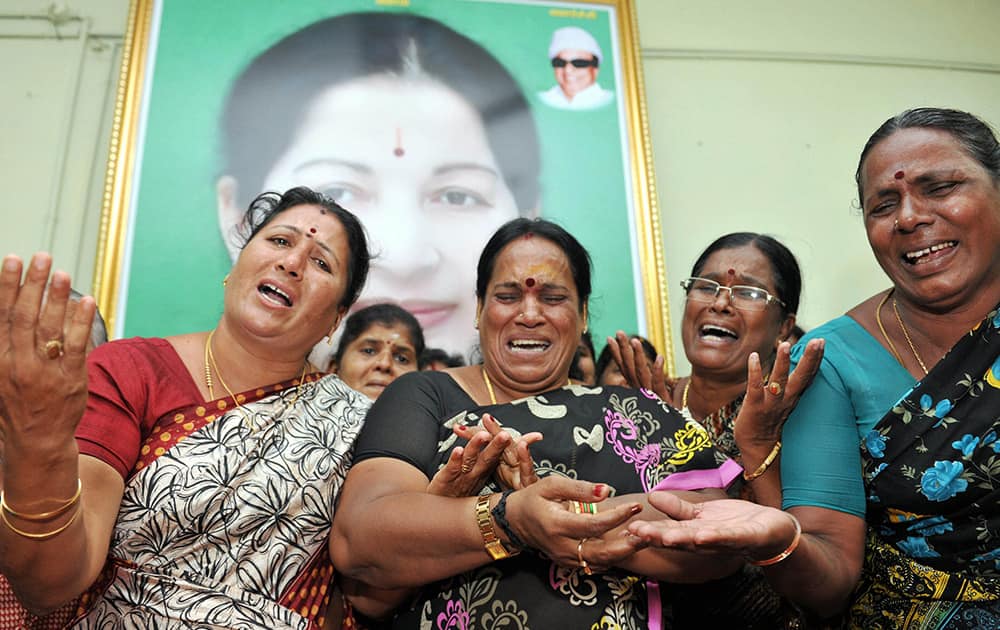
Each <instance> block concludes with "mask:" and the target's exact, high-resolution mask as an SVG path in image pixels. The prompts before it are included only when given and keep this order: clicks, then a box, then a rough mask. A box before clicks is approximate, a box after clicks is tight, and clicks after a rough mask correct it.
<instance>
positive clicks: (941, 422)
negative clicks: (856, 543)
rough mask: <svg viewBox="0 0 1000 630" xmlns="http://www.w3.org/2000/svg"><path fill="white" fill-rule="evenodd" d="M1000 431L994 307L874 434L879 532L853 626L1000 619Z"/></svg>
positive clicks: (999, 340)
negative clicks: (999, 439) (999, 432)
mask: <svg viewBox="0 0 1000 630" xmlns="http://www.w3.org/2000/svg"><path fill="white" fill-rule="evenodd" d="M998 431H1000V311H998V310H997V309H994V310H993V311H991V312H990V313H989V314H988V315H987V316H986V318H985V319H984V320H983V321H982V322H980V324H979V325H977V326H976V327H975V328H974V329H973V330H971V331H969V333H968V334H966V335H964V336H963V337H962V339H961V340H959V341H958V343H956V344H955V346H954V347H953V348H952V349H951V350H950V351H949V352H948V354H947V355H946V356H945V357H944V358H943V359H942V360H941V361H940V362H939V363H938V364H937V365H936V366H935V367H934V368H933V369H932V370H931V371H930V373H929V374H928V375H927V376H926V377H925V378H924V379H922V380H921V381H920V382H919V383H917V384H916V385H915V386H914V387H913V389H912V390H911V391H909V392H908V393H907V394H905V395H904V396H903V398H902V399H901V400H900V401H899V402H898V403H897V404H896V405H894V406H893V408H892V409H891V410H890V411H889V412H888V413H887V414H886V415H885V417H883V418H882V420H880V421H879V422H878V423H877V424H876V425H875V427H874V428H873V429H872V431H871V432H870V433H869V434H868V435H867V436H866V437H865V439H864V440H863V443H862V461H863V465H864V479H865V487H866V492H867V494H868V517H867V518H868V524H869V538H868V544H867V546H866V558H865V565H864V570H863V574H862V581H861V584H860V586H859V588H858V591H857V601H856V603H855V605H854V606H853V609H852V619H851V625H852V626H853V627H861V626H866V627H903V626H902V625H896V624H903V625H906V627H921V628H924V627H926V628H966V627H969V628H971V627H985V626H990V625H994V626H995V625H996V624H1000V442H998ZM907 620H909V621H907ZM984 624H985V626H984Z"/></svg>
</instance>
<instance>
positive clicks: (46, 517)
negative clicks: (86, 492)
mask: <svg viewBox="0 0 1000 630" xmlns="http://www.w3.org/2000/svg"><path fill="white" fill-rule="evenodd" d="M82 492H83V482H82V481H80V478H79V477H77V478H76V494H74V495H73V497H72V498H71V499H69V500H67V501H65V502H63V504H62V505H60V506H59V507H57V508H56V509H54V510H52V511H49V512H39V513H37V514H28V513H26V512H18V511H17V510H15V509H13V508H12V507H10V505H8V504H7V499H6V496H5V494H4V491H3V490H0V511H3V512H7V513H8V514H10V515H11V516H14V517H17V518H19V519H21V520H22V521H29V522H33V523H41V522H43V521H51V520H52V519H54V518H56V517H58V516H62V515H63V514H65V513H66V512H68V511H69V509H70V508H71V507H73V505H74V504H75V503H76V502H77V501H79V500H80V493H82Z"/></svg>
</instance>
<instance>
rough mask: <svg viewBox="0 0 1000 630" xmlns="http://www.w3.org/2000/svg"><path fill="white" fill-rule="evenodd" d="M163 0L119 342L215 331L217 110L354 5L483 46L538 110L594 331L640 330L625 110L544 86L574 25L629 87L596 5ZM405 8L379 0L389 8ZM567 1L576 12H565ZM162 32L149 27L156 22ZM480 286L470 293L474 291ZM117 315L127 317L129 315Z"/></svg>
mask: <svg viewBox="0 0 1000 630" xmlns="http://www.w3.org/2000/svg"><path fill="white" fill-rule="evenodd" d="M380 2H381V4H380V3H379V2H376V1H374V0H295V1H294V2H293V1H276V0H239V1H238V2H237V1H235V0H233V1H228V2H204V1H203V0H163V2H162V7H161V14H160V20H159V28H158V31H157V32H156V33H154V34H153V35H152V37H151V40H150V42H151V45H152V46H154V47H155V48H153V50H154V51H155V52H151V54H155V65H154V66H153V67H152V74H151V75H150V79H149V80H150V81H151V83H150V84H149V85H150V89H149V92H148V97H149V98H148V101H147V102H146V103H145V106H146V107H147V108H148V110H147V114H146V116H147V117H146V125H145V134H144V137H143V138H142V139H141V163H140V164H139V167H138V180H137V186H138V189H137V196H136V205H135V208H133V210H132V212H133V214H132V217H133V219H132V220H133V221H134V224H133V226H132V229H133V233H132V240H131V250H130V251H131V259H130V260H128V261H126V269H127V272H128V278H127V282H126V283H124V284H123V285H121V286H122V287H123V289H122V290H125V291H126V292H127V297H126V300H125V308H126V310H125V312H124V313H121V314H120V315H124V324H123V325H122V323H121V321H119V332H120V334H121V335H123V336H133V335H140V336H152V335H158V336H165V335H171V334H177V333H182V332H188V331H193V330H204V329H209V328H212V327H213V326H214V325H215V322H216V321H217V319H218V317H219V314H220V313H221V308H222V291H221V288H222V287H221V282H222V278H223V276H224V275H225V274H226V272H227V270H228V267H229V265H230V262H229V258H228V256H227V254H226V250H225V247H224V245H223V242H222V237H221V236H220V233H219V229H218V227H217V218H216V198H215V183H216V178H217V177H218V176H219V175H220V169H221V157H220V151H219V146H220V141H219V133H218V128H219V115H220V111H221V108H222V105H223V102H224V99H225V96H226V92H227V90H228V88H229V85H230V84H231V82H232V81H233V79H234V78H235V77H236V76H237V75H238V74H239V72H240V71H241V70H242V69H243V68H244V67H245V66H246V64H247V63H248V62H249V61H250V60H251V59H252V58H253V57H254V56H256V55H257V54H259V53H260V52H262V51H263V50H265V49H266V48H268V47H269V46H270V45H272V44H273V43H275V42H276V41H277V40H279V39H281V38H282V37H284V36H286V35H288V34H289V33H291V32H293V31H296V30H298V29H300V28H302V27H304V26H305V25H307V24H309V23H311V22H313V21H316V20H319V19H322V18H325V17H328V16H331V15H337V14H340V13H347V12H353V11H405V12H412V13H416V14H420V15H425V16H428V17H432V18H435V19H437V20H439V21H441V22H443V23H445V24H446V25H448V26H450V27H452V28H453V29H455V30H457V31H459V32H461V33H463V34H465V35H466V36H468V37H469V38H471V39H473V40H475V41H477V42H479V43H480V44H481V45H483V46H484V47H485V48H486V49H488V50H489V51H490V52H491V53H492V54H493V55H494V56H495V57H496V58H497V59H498V60H499V61H500V62H501V63H503V64H504V65H505V66H506V67H507V68H508V69H509V70H510V72H511V74H512V75H513V76H514V77H515V79H516V80H517V81H518V83H519V84H520V85H521V88H522V90H523V91H524V93H525V95H526V96H527V98H528V100H529V103H530V104H531V107H532V111H533V113H534V116H535V121H536V125H537V128H538V132H539V136H540V140H541V147H542V172H541V187H542V200H541V211H542V216H544V217H546V218H549V219H552V220H555V221H557V222H559V223H560V224H561V225H563V226H564V227H566V228H568V229H569V230H570V231H571V232H573V234H574V235H575V236H577V238H579V239H580V241H581V242H582V243H583V244H584V245H585V246H586V247H587V248H588V250H589V251H590V252H591V255H592V257H593V260H594V268H595V275H594V292H593V298H592V301H591V318H590V327H591V331H592V332H593V334H594V338H595V340H596V343H597V346H598V349H600V347H601V346H602V345H603V342H602V340H603V338H604V336H606V335H608V334H612V333H613V331H614V330H616V329H618V328H622V329H624V330H627V331H635V330H637V327H638V323H637V322H638V318H637V313H636V295H637V292H641V291H642V287H641V281H640V280H639V279H638V278H636V277H635V274H634V273H633V264H632V260H633V256H634V255H635V254H634V253H633V251H634V248H635V245H634V243H632V239H631V237H630V233H629V218H628V212H629V207H630V204H629V200H628V196H627V195H628V193H627V184H626V182H627V181H628V178H629V177H630V173H629V170H628V165H627V162H626V160H627V159H628V158H627V147H626V145H625V144H623V142H622V137H621V133H622V131H621V129H622V128H621V127H620V124H621V123H620V120H621V119H622V116H623V114H622V112H621V111H620V109H619V108H620V104H615V103H612V104H611V105H609V106H607V107H604V108H601V109H598V110H590V111H572V112H567V111H565V110H556V109H552V108H550V107H548V106H546V105H544V104H542V103H541V102H540V101H539V99H538V96H537V93H538V92H540V91H543V90H545V89H547V88H549V87H550V86H552V85H553V84H554V79H553V73H552V69H551V67H550V66H549V64H548V59H547V51H548V44H549V39H550V37H551V33H552V31H553V30H554V29H556V28H559V27H561V26H568V25H576V26H581V27H583V28H585V29H586V30H587V31H589V32H590V33H591V34H593V35H594V36H595V38H596V39H597V40H598V42H599V44H600V46H601V48H602V50H603V51H605V57H607V61H606V62H604V61H605V60H602V64H601V73H600V78H599V81H600V83H601V85H602V86H603V87H604V88H605V89H609V90H614V91H615V93H616V94H617V95H619V96H620V95H621V94H622V90H623V83H622V77H621V76H620V74H619V73H620V63H617V62H616V63H612V59H611V54H612V52H611V51H615V58H616V59H617V58H618V51H617V50H616V48H615V46H613V42H614V40H613V37H614V35H613V31H614V28H615V26H614V25H615V16H614V13H613V8H611V7H603V6H601V5H581V4H575V5H565V4H559V3H507V2H502V1H484V2H472V1H468V0H410V1H409V2H406V1H405V0H380ZM390 3H391V4H393V5H400V4H405V5H406V6H405V7H403V6H384V5H385V4H390ZM567 7H569V8H571V9H572V8H576V9H580V10H576V11H572V10H570V11H567V10H566V9H567ZM154 27H155V24H154ZM469 290H470V292H472V290H473V287H469ZM121 319H122V317H119V320H121Z"/></svg>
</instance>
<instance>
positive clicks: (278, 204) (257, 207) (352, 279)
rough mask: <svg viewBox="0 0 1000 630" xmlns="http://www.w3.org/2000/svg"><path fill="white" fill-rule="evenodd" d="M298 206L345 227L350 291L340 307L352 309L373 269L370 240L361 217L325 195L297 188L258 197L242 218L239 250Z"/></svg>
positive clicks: (347, 288)
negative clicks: (317, 209) (312, 209)
mask: <svg viewBox="0 0 1000 630" xmlns="http://www.w3.org/2000/svg"><path fill="white" fill-rule="evenodd" d="M295 206H319V207H320V208H322V210H323V212H324V213H326V212H329V213H330V214H332V215H333V216H335V217H336V218H337V220H338V221H340V225H341V226H343V228H344V234H345V235H346V236H347V247H348V249H349V250H350V255H351V259H350V260H348V261H347V287H346V288H345V290H344V297H342V298H341V300H340V304H338V306H342V307H344V308H348V307H350V306H351V304H354V303H355V302H356V301H357V299H358V296H359V295H360V294H361V289H363V288H364V286H365V280H367V278H368V267H369V266H370V265H371V254H370V253H369V252H368V239H367V238H366V237H365V229H364V227H362V225H361V222H360V221H358V217H356V216H354V215H353V214H352V213H351V212H350V211H348V210H345V209H344V208H342V207H340V206H339V205H338V204H337V202H336V201H334V200H333V199H330V198H329V197H327V196H326V195H324V194H323V193H318V192H316V191H315V190H312V189H311V188H306V187H305V186H298V187H296V188H290V189H288V190H287V191H285V194H279V193H276V192H265V193H261V194H259V195H257V197H255V198H254V200H253V201H251V202H250V206H249V207H248V208H247V211H246V212H245V213H244V214H243V221H242V222H241V224H240V231H239V234H240V236H241V238H242V241H243V242H242V244H241V245H240V249H243V248H244V247H246V246H247V243H249V242H250V241H251V240H252V239H253V237H254V236H256V235H257V233H258V232H260V231H261V229H263V228H264V226H266V225H267V224H268V223H270V222H271V221H272V220H273V219H274V217H276V216H278V215H279V214H281V213H282V212H284V211H285V210H288V209H289V208H294V207H295Z"/></svg>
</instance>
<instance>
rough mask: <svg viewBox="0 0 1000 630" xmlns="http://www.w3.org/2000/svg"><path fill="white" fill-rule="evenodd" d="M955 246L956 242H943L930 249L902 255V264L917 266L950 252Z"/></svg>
mask: <svg viewBox="0 0 1000 630" xmlns="http://www.w3.org/2000/svg"><path fill="white" fill-rule="evenodd" d="M957 246H958V241H945V242H943V243H938V244H937V245H931V246H930V247H925V248H923V249H918V250H916V251H912V252H906V253H905V254H903V262H905V263H907V264H910V265H919V264H921V263H926V262H930V261H931V260H934V259H935V258H937V257H939V256H941V255H943V252H946V251H948V250H951V249H952V248H953V247H957Z"/></svg>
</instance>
